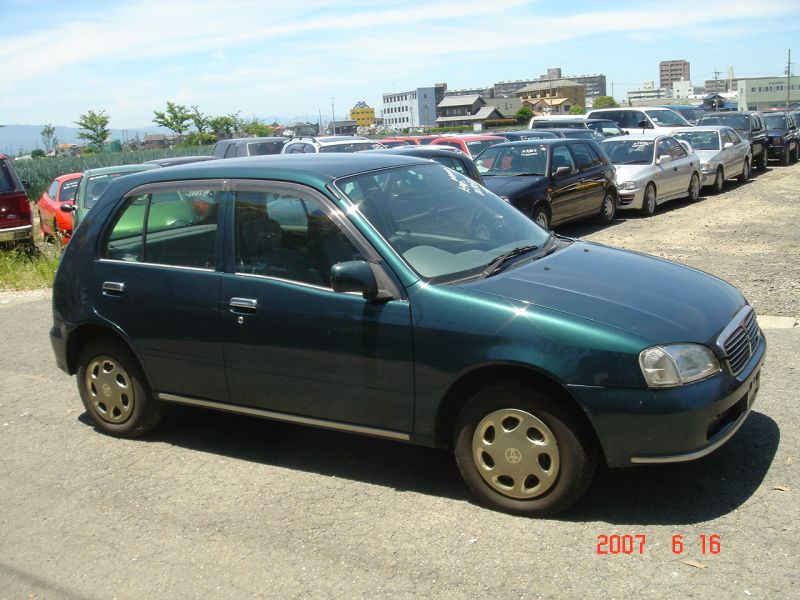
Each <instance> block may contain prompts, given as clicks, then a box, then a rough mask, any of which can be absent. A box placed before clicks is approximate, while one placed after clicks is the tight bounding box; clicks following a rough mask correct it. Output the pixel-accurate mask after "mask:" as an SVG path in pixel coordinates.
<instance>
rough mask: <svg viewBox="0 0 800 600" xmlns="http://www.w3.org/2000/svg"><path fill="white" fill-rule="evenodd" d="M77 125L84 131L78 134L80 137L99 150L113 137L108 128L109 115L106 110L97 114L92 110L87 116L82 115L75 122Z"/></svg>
mask: <svg viewBox="0 0 800 600" xmlns="http://www.w3.org/2000/svg"><path fill="white" fill-rule="evenodd" d="M75 125H77V126H78V127H80V128H81V129H82V130H83V131H79V132H78V137H79V138H81V139H82V140H86V142H87V143H88V144H89V145H90V146H95V147H96V148H98V149H99V148H100V147H102V145H103V142H105V141H106V140H107V139H108V136H109V135H111V130H110V129H109V128H108V115H107V114H106V111H104V110H101V111H97V112H95V111H93V110H90V111H89V112H87V113H86V114H83V115H80V116H79V117H78V120H77V121H75Z"/></svg>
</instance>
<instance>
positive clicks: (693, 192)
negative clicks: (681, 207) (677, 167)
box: [689, 176, 700, 200]
mask: <svg viewBox="0 0 800 600" xmlns="http://www.w3.org/2000/svg"><path fill="white" fill-rule="evenodd" d="M689 196H691V198H692V200H697V198H698V197H699V196H700V184H699V183H698V181H697V177H694V176H692V181H691V183H690V184H689Z"/></svg>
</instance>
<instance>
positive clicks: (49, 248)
mask: <svg viewBox="0 0 800 600" xmlns="http://www.w3.org/2000/svg"><path fill="white" fill-rule="evenodd" d="M60 257H61V250H60V249H59V248H57V247H56V246H54V245H52V244H44V245H43V246H41V247H37V248H36V249H35V250H24V249H19V248H11V249H0V290H32V289H37V288H48V287H51V286H52V285H53V278H54V277H55V274H56V269H57V268H58V261H59V258H60Z"/></svg>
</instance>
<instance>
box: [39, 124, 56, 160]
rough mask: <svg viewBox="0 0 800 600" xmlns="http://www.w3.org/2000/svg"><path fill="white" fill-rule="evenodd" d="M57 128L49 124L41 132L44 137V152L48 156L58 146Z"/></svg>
mask: <svg viewBox="0 0 800 600" xmlns="http://www.w3.org/2000/svg"><path fill="white" fill-rule="evenodd" d="M55 134H56V128H55V127H53V124H52V123H48V124H47V125H45V126H44V127H42V130H41V131H40V132H39V135H41V136H42V143H43V144H44V151H45V152H46V153H47V154H50V152H51V151H52V150H53V149H54V148H55V147H56V145H57V144H58V139H57V138H56V135H55Z"/></svg>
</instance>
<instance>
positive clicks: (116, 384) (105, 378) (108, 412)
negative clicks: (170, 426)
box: [78, 338, 164, 438]
mask: <svg viewBox="0 0 800 600" xmlns="http://www.w3.org/2000/svg"><path fill="white" fill-rule="evenodd" d="M78 391H79V392H80V395H81V400H82V401H83V406H84V407H85V408H86V412H87V413H89V416H91V417H92V420H93V421H94V422H95V425H97V428H98V429H100V430H101V431H103V432H104V433H108V434H110V435H114V436H117V437H124V438H134V437H139V436H140V435H143V434H145V433H147V432H148V431H150V430H151V429H152V428H153V427H155V426H156V425H157V424H158V423H159V421H160V420H161V417H162V415H163V410H164V407H163V405H162V404H161V403H159V402H157V401H156V400H154V399H153V396H152V392H151V390H150V387H149V385H148V384H147V381H146V380H145V378H144V374H143V373H142V370H141V368H140V367H139V363H138V361H137V360H136V357H135V356H134V355H133V353H132V352H131V351H130V350H129V349H128V348H127V347H126V346H125V345H124V344H122V343H121V342H119V341H117V340H114V339H111V338H100V339H97V340H94V341H92V342H89V343H88V344H87V345H86V346H84V347H83V349H81V352H80V355H79V357H78Z"/></svg>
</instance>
